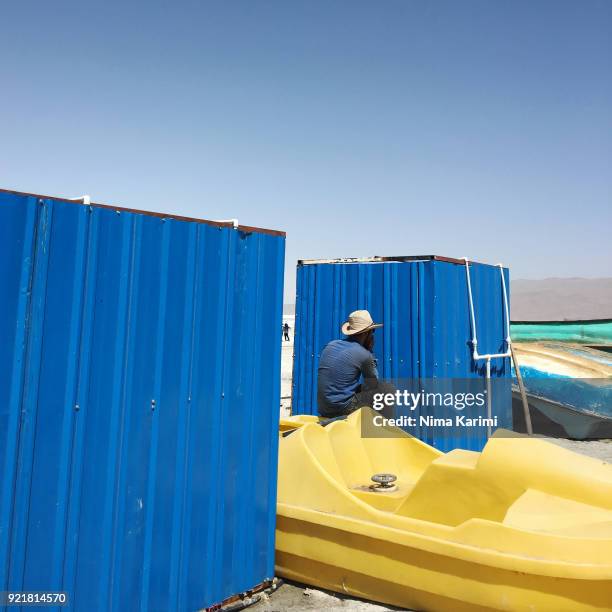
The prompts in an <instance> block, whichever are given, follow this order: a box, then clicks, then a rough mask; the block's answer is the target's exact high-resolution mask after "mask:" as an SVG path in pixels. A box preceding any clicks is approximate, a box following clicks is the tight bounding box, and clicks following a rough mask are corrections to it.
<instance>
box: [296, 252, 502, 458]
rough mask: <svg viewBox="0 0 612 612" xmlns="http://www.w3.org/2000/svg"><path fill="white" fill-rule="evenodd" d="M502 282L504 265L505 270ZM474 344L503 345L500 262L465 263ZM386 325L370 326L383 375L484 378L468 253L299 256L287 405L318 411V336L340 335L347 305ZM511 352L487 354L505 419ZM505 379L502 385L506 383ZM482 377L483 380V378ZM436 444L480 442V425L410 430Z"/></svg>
mask: <svg viewBox="0 0 612 612" xmlns="http://www.w3.org/2000/svg"><path fill="white" fill-rule="evenodd" d="M503 275H504V280H505V285H506V287H508V288H509V274H508V270H507V269H506V268H504V269H503ZM470 278H471V286H472V292H473V302H474V315H475V320H476V325H477V338H478V351H479V353H480V354H483V353H491V354H493V353H505V352H506V349H507V345H506V336H507V330H506V312H505V304H504V294H503V285H502V274H501V273H500V267H499V266H491V265H486V264H480V263H475V262H470ZM358 309H367V310H369V311H370V313H371V314H372V317H373V319H374V321H376V322H382V323H383V324H384V327H383V328H382V329H379V330H378V332H377V334H376V345H375V348H374V353H375V357H376V358H377V361H378V369H379V374H380V376H381V378H384V379H386V380H391V381H398V380H404V381H407V380H424V379H428V380H433V379H445V380H460V379H473V378H482V379H484V377H485V361H478V362H476V361H474V359H473V357H472V349H473V344H472V331H471V318H470V307H469V298H468V287H467V278H466V269H465V262H464V261H463V260H458V259H452V258H448V257H437V256H415V257H375V258H370V259H359V260H346V259H345V260H324V261H317V260H310V261H301V262H299V263H298V267H297V295H296V321H295V345H294V352H295V356H294V365H293V388H292V413H293V414H316V413H317V368H318V362H319V355H320V353H321V351H322V349H323V348H324V347H325V345H326V344H327V343H328V342H329V341H330V340H333V339H335V338H341V337H342V334H341V331H340V327H341V325H342V323H343V322H344V321H345V320H346V318H347V316H348V314H349V313H350V312H352V311H354V310H358ZM509 362H510V360H509V359H508V358H497V359H492V360H491V377H492V379H493V380H494V381H495V385H494V387H493V391H494V394H493V395H492V397H493V400H492V401H493V405H494V410H493V414H495V415H497V416H498V420H499V426H503V427H508V428H509V427H511V424H512V417H511V394H510V363H509ZM506 383H507V384H506ZM483 384H484V383H483ZM410 431H411V432H412V433H414V434H415V435H418V436H419V438H421V439H422V440H424V441H425V442H427V443H429V444H432V445H433V446H435V447H437V448H439V449H440V450H443V451H448V450H451V449H453V448H465V449H470V450H481V449H482V447H483V446H484V444H485V442H486V440H487V430H486V428H474V429H469V428H465V427H460V428H455V429H449V428H438V427H428V426H422V427H417V428H416V429H411V430H410Z"/></svg>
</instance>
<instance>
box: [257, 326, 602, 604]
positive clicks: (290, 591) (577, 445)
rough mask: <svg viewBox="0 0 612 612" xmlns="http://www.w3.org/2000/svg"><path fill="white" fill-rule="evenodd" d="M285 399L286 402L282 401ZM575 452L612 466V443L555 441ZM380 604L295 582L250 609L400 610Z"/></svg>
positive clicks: (287, 372) (289, 361)
mask: <svg viewBox="0 0 612 612" xmlns="http://www.w3.org/2000/svg"><path fill="white" fill-rule="evenodd" d="M285 318H286V319H287V320H288V322H289V325H290V326H291V333H290V336H291V342H283V343H282V366H281V367H282V369H281V398H282V399H281V416H287V415H288V414H289V410H290V406H291V400H290V397H291V377H292V370H293V320H290V319H289V317H285ZM283 398H284V399H283ZM553 442H554V443H555V444H559V445H561V446H563V447H565V448H568V449H570V450H572V451H574V452H577V453H582V454H585V455H589V456H591V457H595V458H596V459H601V460H602V461H607V462H609V463H612V440H605V441H604V440H591V441H588V442H581V441H575V440H554V441H553ZM397 609H398V608H389V607H385V606H382V605H380V604H373V603H368V602H365V601H362V600H359V599H352V598H350V597H345V596H342V595H338V594H335V593H331V592H329V591H322V590H320V589H315V588H312V587H308V586H305V585H299V584H294V583H285V584H283V585H282V586H281V587H280V588H279V589H278V590H277V591H276V592H274V593H273V594H272V595H271V596H268V595H263V596H262V599H261V601H260V602H259V603H257V604H255V605H254V606H251V607H250V608H249V610H253V611H256V612H263V611H266V612H285V610H289V611H291V612H301V611H306V610H317V611H318V610H350V611H352V612H379V611H384V610H397Z"/></svg>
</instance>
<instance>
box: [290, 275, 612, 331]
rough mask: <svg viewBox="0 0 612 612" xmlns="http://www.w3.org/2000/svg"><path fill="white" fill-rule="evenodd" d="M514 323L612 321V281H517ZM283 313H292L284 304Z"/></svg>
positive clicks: (512, 295) (512, 291)
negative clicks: (579, 320)
mask: <svg viewBox="0 0 612 612" xmlns="http://www.w3.org/2000/svg"><path fill="white" fill-rule="evenodd" d="M510 300H511V306H510V310H511V315H512V320H513V321H564V320H569V321H572V320H577V319H612V278H545V279H541V280H522V279H517V280H513V281H512V282H511V288H510ZM283 314H285V315H287V316H292V315H294V314H295V304H285V305H284V306H283Z"/></svg>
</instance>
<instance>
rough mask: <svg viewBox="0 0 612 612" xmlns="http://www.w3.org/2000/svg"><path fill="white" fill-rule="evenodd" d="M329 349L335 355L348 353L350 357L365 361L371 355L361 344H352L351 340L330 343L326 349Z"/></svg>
mask: <svg viewBox="0 0 612 612" xmlns="http://www.w3.org/2000/svg"><path fill="white" fill-rule="evenodd" d="M327 349H329V350H330V351H331V352H333V353H340V352H346V353H348V354H350V355H354V356H356V357H359V358H362V359H365V358H366V357H369V356H370V355H371V353H370V351H368V349H366V348H364V347H363V346H361V344H359V342H351V341H350V340H342V339H340V340H332V341H331V342H328V343H327V345H326V347H325V349H324V350H327Z"/></svg>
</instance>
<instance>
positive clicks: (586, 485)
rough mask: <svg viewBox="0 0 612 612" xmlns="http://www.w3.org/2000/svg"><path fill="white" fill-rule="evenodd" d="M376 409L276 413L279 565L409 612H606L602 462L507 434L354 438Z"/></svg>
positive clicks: (611, 513)
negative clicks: (329, 416) (342, 413)
mask: <svg viewBox="0 0 612 612" xmlns="http://www.w3.org/2000/svg"><path fill="white" fill-rule="evenodd" d="M372 417H373V414H372V412H371V411H370V410H369V409H365V408H364V409H361V410H360V411H358V412H356V413H354V414H352V415H351V416H350V417H348V418H347V419H345V420H339V421H335V422H332V423H330V424H328V425H326V426H325V427H323V426H322V425H320V424H318V422H317V419H316V418H315V417H312V416H308V417H291V418H289V419H283V421H282V422H281V433H280V444H279V481H278V515H277V530H276V564H277V567H276V569H277V573H278V574H279V575H281V576H284V577H286V578H289V579H293V580H296V581H299V582H303V583H307V584H311V585H315V586H319V587H322V588H326V589H331V590H334V591H338V592H341V593H347V594H350V595H353V596H357V597H362V598H365V599H371V600H375V601H379V602H383V603H388V604H392V605H395V606H399V607H401V608H410V609H415V610H451V611H453V612H458V611H461V610H470V611H477V610H512V611H520V610H530V611H540V610H547V611H554V612H561V611H565V610H567V611H570V610H571V611H572V612H576V611H578V610H599V611H602V610H612V465H610V464H607V463H604V462H602V461H598V460H595V459H592V458H589V457H585V456H582V455H578V454H576V453H573V452H571V451H568V450H565V449H563V448H561V447H559V446H557V445H554V444H553V443H551V442H548V441H546V440H542V439H534V438H526V437H519V436H512V435H511V434H510V433H508V435H507V436H505V437H493V438H491V439H490V440H489V441H488V443H487V445H486V447H485V449H484V450H483V452H482V453H476V452H472V451H464V450H454V451H451V452H449V453H446V454H443V453H440V452H439V451H437V450H435V449H434V448H432V447H430V446H428V445H426V444H424V443H422V442H421V441H419V440H417V439H416V438H413V437H411V436H409V435H408V434H405V433H404V432H401V431H400V430H396V429H395V428H389V429H388V430H387V432H386V433H387V435H385V437H382V436H381V437H362V419H372ZM364 423H365V421H364Z"/></svg>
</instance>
